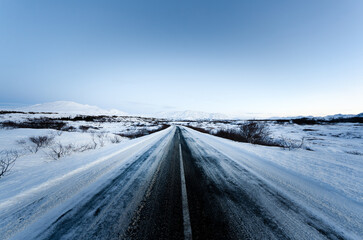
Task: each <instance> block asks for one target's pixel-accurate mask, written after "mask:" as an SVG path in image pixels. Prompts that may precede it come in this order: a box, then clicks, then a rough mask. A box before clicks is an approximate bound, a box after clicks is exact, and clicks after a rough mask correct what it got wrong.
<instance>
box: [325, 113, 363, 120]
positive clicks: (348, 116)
mask: <svg viewBox="0 0 363 240" xmlns="http://www.w3.org/2000/svg"><path fill="white" fill-rule="evenodd" d="M353 117H363V113H360V114H357V115H354V114H335V115H329V116H325V117H323V119H326V120H332V119H341V118H353Z"/></svg>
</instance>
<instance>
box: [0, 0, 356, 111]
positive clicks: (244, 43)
mask: <svg viewBox="0 0 363 240" xmlns="http://www.w3.org/2000/svg"><path fill="white" fill-rule="evenodd" d="M0 84H1V85H0V105H26V104H35V103H42V102H50V101H57V100H70V101H76V102H79V103H85V104H91V105H97V106H99V107H103V108H118V109H120V110H123V111H126V112H129V113H140V112H145V113H150V112H154V111H174V110H186V109H191V110H199V111H206V112H220V113H225V114H234V115H244V116H245V115H248V116H256V117H258V116H292V115H327V114H335V113H359V112H363V1H360V0H357V1H353V0H340V1H338V0H304V1H298V0H284V1H270V0H266V1H259V0H256V1H255V0H254V1H252V0H246V1H242V0H238V1H226V0H223V1H222V0H221V1H214V0H205V1H197V0H184V1H172V0H159V1H153V0H145V1H139V0H123V1H122V0H117V1H116V0H115V1H101V0H98V1H95V0H84V1H73V0H72V1H68V0H62V1H51V0H48V1H39V0H33V1H28V0H23V1H20V0H0Z"/></svg>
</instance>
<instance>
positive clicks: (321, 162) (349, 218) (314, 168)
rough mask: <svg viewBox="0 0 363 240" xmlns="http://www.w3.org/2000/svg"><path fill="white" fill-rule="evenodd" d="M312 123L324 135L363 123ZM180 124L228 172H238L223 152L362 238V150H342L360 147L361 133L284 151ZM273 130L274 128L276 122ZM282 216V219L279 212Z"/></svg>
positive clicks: (337, 227)
mask: <svg viewBox="0 0 363 240" xmlns="http://www.w3.org/2000/svg"><path fill="white" fill-rule="evenodd" d="M281 127H282V126H281ZM290 127H291V129H287V130H286V132H289V133H291V134H296V132H298V130H299V129H296V126H295V128H293V127H294V126H290ZM309 128H310V127H309ZM315 128H316V130H317V132H324V133H325V134H327V135H329V134H330V133H334V132H335V133H341V131H343V129H345V131H347V130H348V131H347V132H351V131H352V130H354V129H355V130H357V131H354V133H355V134H361V133H362V129H361V128H362V127H361V126H360V128H358V129H359V130H358V129H357V128H356V126H354V125H353V126H351V125H348V126H346V125H344V126H335V127H332V126H330V127H329V126H324V127H321V126H320V127H318V126H315ZM342 128H343V129H342ZM184 129H185V130H186V132H187V133H188V135H190V139H193V142H195V144H194V145H192V149H193V148H194V149H193V151H194V153H195V154H206V155H208V154H210V155H211V156H214V157H216V156H217V155H218V159H219V161H221V163H220V164H221V166H224V168H226V169H227V170H226V171H227V172H228V171H229V172H230V174H231V176H239V174H241V173H240V172H235V171H236V169H234V168H232V167H231V166H228V165H226V162H228V161H227V160H226V161H225V160H223V159H224V158H226V159H229V160H232V161H234V162H236V163H237V164H240V165H241V166H242V167H243V168H245V169H247V170H248V171H249V172H251V173H253V174H254V175H255V176H258V178H259V179H262V180H263V181H264V182H265V183H267V184H268V185H269V186H270V187H271V188H272V189H277V191H278V192H281V193H282V194H284V196H285V197H288V198H289V199H291V200H292V202H294V203H296V204H297V205H298V206H302V207H303V208H304V209H305V210H304V211H307V212H309V213H310V214H312V215H313V216H314V217H315V218H317V219H320V220H321V221H322V222H325V223H327V224H328V225H330V226H332V227H333V229H334V230H335V231H337V232H339V233H341V234H342V235H343V236H345V237H347V238H352V239H361V237H362V236H363V222H362V217H363V188H362V186H363V155H360V154H350V153H347V152H346V150H347V149H355V150H356V151H361V149H363V148H362V147H363V141H362V138H361V137H360V138H351V134H345V135H343V136H348V138H347V139H350V140H351V142H350V140H347V141H345V140H343V141H340V142H339V141H333V140H332V141H331V142H329V141H327V143H326V145H325V144H324V145H323V144H320V145H317V144H316V145H317V146H316V147H315V149H314V151H308V150H305V149H293V150H291V151H288V150H284V149H282V148H278V147H267V146H260V145H253V144H249V143H239V142H234V141H231V140H228V139H223V138H218V137H215V136H212V135H209V134H205V133H200V132H198V131H195V130H192V129H190V128H184ZM292 130H293V131H292ZM274 131H278V128H277V129H274ZM302 131H303V130H302ZM280 133H281V132H280ZM298 136H299V137H301V135H298ZM354 136H356V135H354ZM360 136H362V135H360ZM332 139H334V136H333V137H332ZM325 146H329V147H327V148H325ZM333 146H335V147H333ZM205 157H207V156H205ZM228 169H229V170H228ZM211 171H212V170H211ZM261 199H263V197H262V196H260V200H261ZM261 201H262V200H261ZM260 204H264V205H266V208H267V209H272V208H271V207H270V206H268V205H271V204H274V203H271V202H268V201H265V202H261V203H260ZM290 207H292V206H290ZM274 215H276V214H274ZM281 217H282V219H281V221H283V216H281ZM295 227H296V226H295ZM301 237H302V236H301ZM302 238H304V237H302Z"/></svg>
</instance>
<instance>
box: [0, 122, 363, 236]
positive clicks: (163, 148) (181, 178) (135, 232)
mask: <svg viewBox="0 0 363 240" xmlns="http://www.w3.org/2000/svg"><path fill="white" fill-rule="evenodd" d="M242 145H243V146H244V147H241V146H242ZM120 146H121V147H119V149H118V150H114V149H113V150H112V151H111V150H110V151H109V152H108V153H107V154H106V153H105V155H104V156H96V157H94V158H90V159H88V161H87V162H84V163H82V164H79V165H71V167H69V168H62V167H59V169H57V171H55V172H53V173H52V174H51V176H52V177H51V178H48V179H46V180H45V179H42V178H41V177H32V176H29V177H28V180H26V181H25V182H24V183H23V186H24V189H21V191H20V190H16V189H13V190H11V189H9V190H8V191H9V194H8V196H7V197H6V198H3V199H1V202H0V239H362V238H361V237H362V236H363V223H362V221H363V220H362V216H363V207H362V203H361V202H360V201H356V200H354V199H352V198H348V197H346V196H345V195H344V194H340V193H339V192H337V191H334V189H331V188H329V187H326V186H325V185H324V184H320V183H318V182H314V181H313V180H311V179H309V178H307V177H304V176H302V175H299V174H296V173H295V172H292V171H289V170H288V169H286V168H283V167H281V166H279V165H277V164H274V163H272V162H270V161H265V160H264V158H263V157H260V156H257V155H254V154H253V152H248V151H245V150H244V148H245V147H246V146H247V147H254V146H250V145H248V144H241V143H235V142H232V141H229V140H225V139H220V138H216V137H213V136H210V135H206V134H202V133H199V132H196V131H194V130H191V129H188V128H184V127H170V128H168V129H166V130H163V131H161V132H158V133H155V134H152V135H149V136H146V137H142V138H139V139H135V140H133V141H129V142H128V143H126V144H123V145H122V144H121V145H120ZM262 149H264V148H262ZM266 149H267V148H266ZM74 164H77V163H74ZM70 168H71V169H70ZM41 174H42V173H41V172H39V176H41ZM44 174H45V173H44Z"/></svg>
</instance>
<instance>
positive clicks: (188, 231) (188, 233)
mask: <svg viewBox="0 0 363 240" xmlns="http://www.w3.org/2000/svg"><path fill="white" fill-rule="evenodd" d="M179 153H180V177H181V188H182V207H183V222H184V239H185V240H189V239H190V240H191V239H192V226H191V224H190V216H189V207H188V198H187V187H186V185H185V176H184V164H183V155H182V150H181V145H180V143H179Z"/></svg>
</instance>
